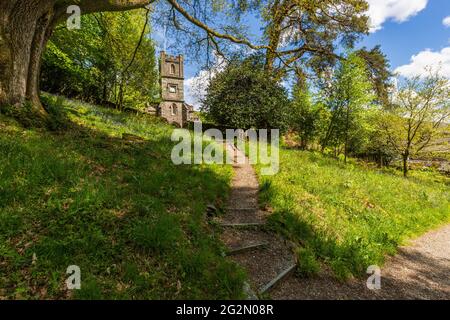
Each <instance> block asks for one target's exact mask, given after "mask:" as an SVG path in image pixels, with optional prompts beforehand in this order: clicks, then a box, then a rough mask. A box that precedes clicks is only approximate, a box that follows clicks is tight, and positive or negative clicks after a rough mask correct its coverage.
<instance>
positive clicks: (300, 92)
mask: <svg viewBox="0 0 450 320" xmlns="http://www.w3.org/2000/svg"><path fill="white" fill-rule="evenodd" d="M326 117H327V110H326V109H325V108H324V106H323V104H321V103H318V102H313V99H312V97H311V93H310V91H309V88H308V87H307V86H306V88H304V87H303V86H301V85H296V86H295V87H294V96H293V102H292V108H291V115H290V123H291V129H293V130H295V131H296V132H297V133H298V135H299V138H300V147H301V148H302V149H306V148H307V147H308V144H310V143H311V142H313V141H314V140H316V139H317V136H319V135H320V133H321V132H322V131H323V125H324V123H325V122H326Z"/></svg>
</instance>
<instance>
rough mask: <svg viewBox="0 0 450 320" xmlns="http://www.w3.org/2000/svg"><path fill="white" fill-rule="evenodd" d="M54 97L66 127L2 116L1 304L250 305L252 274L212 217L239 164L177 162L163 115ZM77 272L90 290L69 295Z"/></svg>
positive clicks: (83, 283) (169, 127)
mask: <svg viewBox="0 0 450 320" xmlns="http://www.w3.org/2000/svg"><path fill="white" fill-rule="evenodd" d="M45 101H47V102H49V103H50V104H52V105H54V106H55V107H56V106H57V105H58V104H60V103H61V104H62V105H59V108H58V109H59V110H61V112H62V113H63V114H65V116H66V117H67V118H68V119H69V120H68V121H69V126H67V129H65V130H59V131H58V132H49V131H43V130H41V129H23V128H22V127H21V126H19V125H17V123H16V122H15V121H14V120H12V119H11V118H7V117H5V116H4V115H0V130H1V131H2V134H1V135H0V149H1V150H2V152H1V153H0V265H1V272H0V296H1V297H2V298H8V299H9V298H16V299H18V298H22V299H38V298H41V299H44V298H47V299H67V298H75V299H77V298H79V299H85V298H89V299H90V298H96V299H231V298H242V284H243V280H244V276H243V273H242V271H241V270H240V269H239V268H238V267H237V266H236V265H235V264H233V263H230V262H229V261H227V260H226V259H225V258H224V257H223V256H222V252H223V248H222V245H221V244H220V243H219V241H218V240H217V238H216V237H215V236H214V232H212V230H211V229H210V228H211V227H210V226H209V225H208V223H207V222H206V220H205V214H204V213H205V211H206V205H207V204H209V203H217V205H220V204H221V203H223V201H224V198H225V197H226V195H227V192H228V188H229V187H228V186H229V182H230V178H231V168H230V167H229V166H219V165H217V166H215V165H210V166H203V165H200V166H176V165H174V164H173V163H172V161H171V159H170V154H171V150H172V148H173V146H174V142H172V141H171V140H170V136H171V133H172V130H173V128H172V127H171V126H168V125H166V124H164V123H163V122H161V121H159V120H158V119H155V118H151V117H148V116H144V115H130V114H124V113H121V112H119V111H116V110H111V109H104V108H100V107H96V106H93V105H89V104H86V103H80V102H76V101H68V100H63V99H62V98H59V99H58V98H56V97H52V96H49V95H46V96H45ZM124 133H128V134H133V135H137V136H140V137H142V139H143V140H142V141H137V142H133V141H127V140H124V139H122V134H124ZM33 256H35V257H36V259H35V260H34V261H35V262H34V263H33V262H32V261H33ZM74 264H75V265H78V266H79V267H80V268H81V272H82V290H81V291H76V292H72V293H73V296H72V295H71V294H72V293H70V292H68V291H67V290H66V288H65V285H64V281H65V279H66V278H67V275H66V269H67V267H68V266H69V265H74Z"/></svg>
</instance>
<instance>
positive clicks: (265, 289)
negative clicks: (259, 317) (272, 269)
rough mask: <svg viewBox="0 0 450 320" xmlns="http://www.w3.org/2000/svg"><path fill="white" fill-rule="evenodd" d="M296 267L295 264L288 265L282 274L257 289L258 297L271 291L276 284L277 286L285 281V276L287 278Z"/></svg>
mask: <svg viewBox="0 0 450 320" xmlns="http://www.w3.org/2000/svg"><path fill="white" fill-rule="evenodd" d="M296 267H297V264H296V263H293V264H291V265H289V267H287V268H286V269H284V270H283V271H282V272H280V273H279V274H278V275H277V276H276V277H275V278H273V279H272V280H271V281H270V282H269V283H267V284H266V285H264V286H263V287H261V289H259V295H263V294H265V293H267V292H268V291H270V290H271V289H273V288H274V287H275V286H276V285H277V284H279V283H280V282H281V281H282V280H283V279H285V278H286V277H287V276H289V275H290V274H291V273H292V272H293V271H294V270H295V268H296Z"/></svg>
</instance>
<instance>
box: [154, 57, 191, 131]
mask: <svg viewBox="0 0 450 320" xmlns="http://www.w3.org/2000/svg"><path fill="white" fill-rule="evenodd" d="M159 74H160V85H161V99H162V102H161V103H160V105H159V107H158V109H157V115H158V116H160V117H163V118H165V119H167V121H168V122H169V123H173V124H177V125H178V126H180V127H184V126H186V124H187V123H188V122H189V121H190V118H191V114H192V112H193V107H192V106H189V105H187V104H185V103H184V59H183V56H182V55H179V56H177V57H174V56H170V55H168V54H166V53H165V52H164V51H162V52H161V57H160V60H159Z"/></svg>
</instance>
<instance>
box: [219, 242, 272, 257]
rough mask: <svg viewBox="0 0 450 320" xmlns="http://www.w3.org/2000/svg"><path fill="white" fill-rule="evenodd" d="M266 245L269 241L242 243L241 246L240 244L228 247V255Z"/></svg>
mask: <svg viewBox="0 0 450 320" xmlns="http://www.w3.org/2000/svg"><path fill="white" fill-rule="evenodd" d="M268 245H269V243H268V242H266V241H263V242H259V243H255V244H250V245H243V246H240V247H237V248H233V249H229V250H228V255H234V254H238V253H242V252H246V251H250V250H254V249H260V248H264V247H267V246H268Z"/></svg>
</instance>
